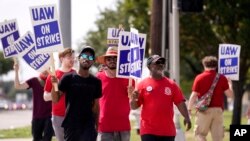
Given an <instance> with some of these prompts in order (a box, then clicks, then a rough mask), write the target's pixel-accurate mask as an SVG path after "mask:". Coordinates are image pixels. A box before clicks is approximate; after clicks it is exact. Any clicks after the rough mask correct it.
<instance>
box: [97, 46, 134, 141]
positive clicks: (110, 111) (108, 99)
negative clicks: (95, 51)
mask: <svg viewBox="0 0 250 141" xmlns="http://www.w3.org/2000/svg"><path fill="white" fill-rule="evenodd" d="M97 62H98V63H100V64H101V65H103V66H102V68H101V69H100V71H99V72H98V73H97V74H96V76H97V77H98V78H99V79H100V80H101V81H102V97H101V98H100V101H99V103H100V116H99V128H98V136H97V141H129V140H130V129H131V127H130V121H129V112H130V106H129V98H128V92H127V87H128V83H129V80H128V79H125V78H117V77H116V64H117V47H109V48H108V49H107V51H106V53H105V54H104V55H102V56H99V57H97Z"/></svg>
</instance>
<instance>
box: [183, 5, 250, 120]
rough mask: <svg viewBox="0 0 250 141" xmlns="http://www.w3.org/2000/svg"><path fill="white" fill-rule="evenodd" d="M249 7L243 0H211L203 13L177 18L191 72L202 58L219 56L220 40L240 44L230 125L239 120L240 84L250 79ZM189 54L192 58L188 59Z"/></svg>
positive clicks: (187, 14)
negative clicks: (237, 74)
mask: <svg viewBox="0 0 250 141" xmlns="http://www.w3.org/2000/svg"><path fill="white" fill-rule="evenodd" d="M249 6H250V2H248V1H244V0H239V1H216V0H210V1H206V2H205V4H204V7H205V8H204V11H203V12H202V13H199V14H197V13H183V14H182V16H181V17H180V19H181V24H180V25H181V30H180V35H181V51H182V53H181V58H183V61H185V62H187V63H188V64H189V66H190V68H191V69H192V70H193V71H194V72H197V73H198V72H199V71H201V70H200V69H199V68H197V67H196V66H197V65H195V64H197V62H200V59H201V58H202V57H204V56H205V55H211V54H212V55H218V44H219V43H232V44H239V45H241V55H240V78H239V81H233V89H234V93H235V101H234V111H233V119H232V124H240V122H241V103H242V102H241V99H242V96H243V86H244V84H246V82H247V80H249V77H248V76H249V74H248V72H249V67H250V58H249V57H248V55H249V53H250V50H249V49H248V48H249V46H250V45H249V43H248V37H249V36H250V27H249V26H248V25H249V23H250V15H249ZM184 52H185V53H184ZM190 55H193V56H194V58H190V57H189V56H190ZM186 70H187V69H185V71H186Z"/></svg>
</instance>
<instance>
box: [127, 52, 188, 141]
mask: <svg viewBox="0 0 250 141" xmlns="http://www.w3.org/2000/svg"><path fill="white" fill-rule="evenodd" d="M165 62H166V59H165V58H163V57H161V56H159V55H152V56H151V57H149V58H148V60H147V67H148V69H149V71H150V76H149V77H146V78H144V79H143V80H141V81H140V82H139V83H138V84H137V86H136V88H135V90H134V91H133V92H131V91H129V95H130V96H129V97H130V106H131V108H132V109H137V108H138V107H140V106H142V109H141V124H140V135H141V139H142V141H152V140H162V141H174V139H175V136H176V128H175V125H174V121H173V116H174V104H175V105H176V106H177V108H178V109H179V111H180V112H181V114H182V115H183V116H184V124H185V126H186V127H187V128H186V129H187V130H189V129H190V128H191V122H190V118H189V114H188V111H187V107H186V104H185V98H184V95H183V93H182V92H181V89H180V88H179V87H178V85H177V84H176V83H175V82H174V81H172V80H170V79H168V78H167V77H166V76H164V74H163V72H164V67H165ZM129 89H131V88H129Z"/></svg>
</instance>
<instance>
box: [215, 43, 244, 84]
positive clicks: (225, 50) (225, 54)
mask: <svg viewBox="0 0 250 141" xmlns="http://www.w3.org/2000/svg"><path fill="white" fill-rule="evenodd" d="M218 62H219V63H218V64H219V66H218V68H219V73H220V74H223V75H225V76H226V77H227V78H230V79H231V80H239V71H240V65H239V63H240V46H239V45H234V44H220V45H219V61H218Z"/></svg>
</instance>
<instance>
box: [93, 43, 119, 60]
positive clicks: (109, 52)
mask: <svg viewBox="0 0 250 141" xmlns="http://www.w3.org/2000/svg"><path fill="white" fill-rule="evenodd" d="M106 56H117V47H116V46H112V47H108V49H107V51H106V53H105V54H104V55H101V56H99V57H97V59H96V61H97V62H98V63H100V64H105V57H106Z"/></svg>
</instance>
